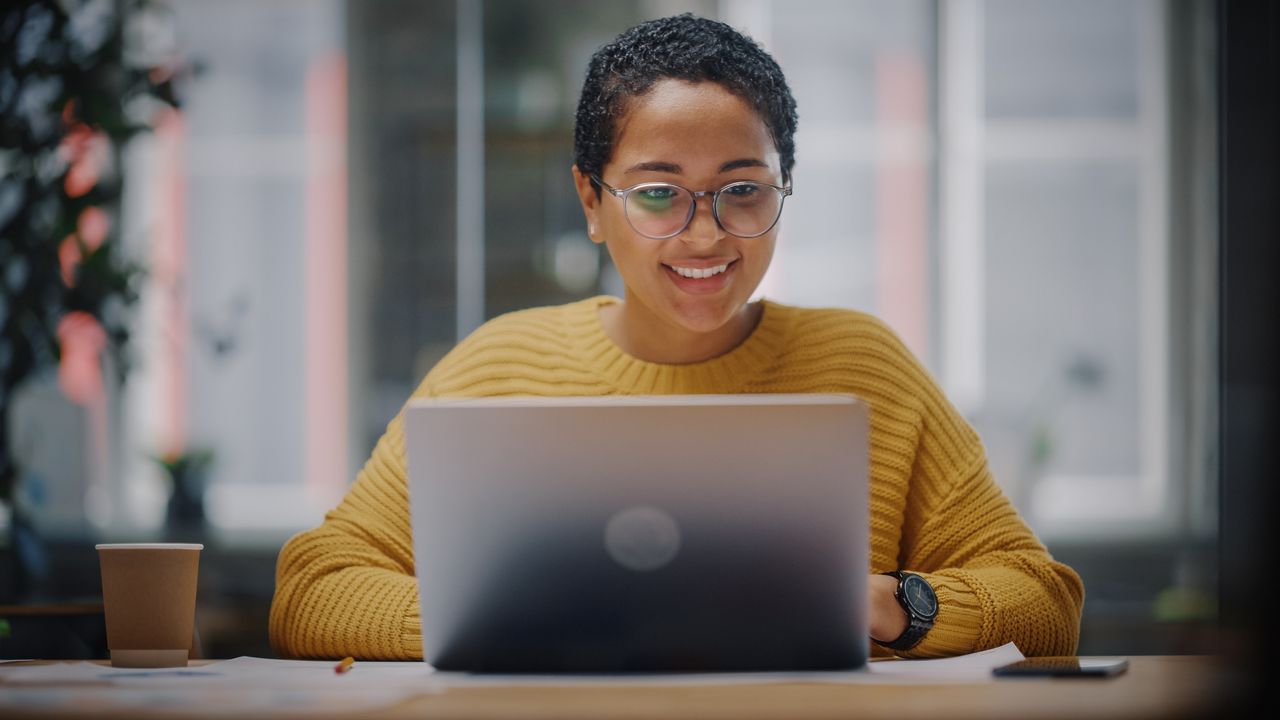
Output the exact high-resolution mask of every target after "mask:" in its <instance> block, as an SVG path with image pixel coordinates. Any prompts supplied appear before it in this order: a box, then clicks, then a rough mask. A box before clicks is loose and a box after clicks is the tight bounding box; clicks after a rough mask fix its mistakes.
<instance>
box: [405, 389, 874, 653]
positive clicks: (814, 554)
mask: <svg viewBox="0 0 1280 720" xmlns="http://www.w3.org/2000/svg"><path fill="white" fill-rule="evenodd" d="M405 431H406V447H407V453H408V463H409V494H410V508H411V517H412V524H413V550H414V557H415V560H416V566H417V578H418V587H419V590H420V591H421V592H420V596H421V606H422V608H421V609H422V651H423V655H424V659H425V660H426V661H427V662H429V663H431V664H432V665H434V666H435V667H437V668H439V669H441V670H464V671H474V672H506V673H515V672H588V673H589V672H605V673H617V672H671V671H704V672H707V671H763V670H819V669H847V668H854V667H859V666H861V665H862V664H863V663H864V662H865V661H866V657H867V649H868V647H867V645H868V640H867V631H866V608H865V604H866V578H867V559H868V550H867V542H868V539H867V538H868V531H867V433H868V422H867V406H866V405H865V404H864V403H863V402H862V401H860V400H858V399H857V398H854V397H852V396H849V395H692V396H670V395H669V396H646V397H610V398H516V399H511V398H503V399H499V398H487V399H470V400H420V401H414V402H412V403H410V405H409V407H408V409H407V412H406V417H405Z"/></svg>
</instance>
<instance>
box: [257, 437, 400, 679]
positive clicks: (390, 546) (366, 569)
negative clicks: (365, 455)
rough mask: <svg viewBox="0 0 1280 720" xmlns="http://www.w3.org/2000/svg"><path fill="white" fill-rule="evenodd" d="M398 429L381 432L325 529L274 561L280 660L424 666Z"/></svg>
mask: <svg viewBox="0 0 1280 720" xmlns="http://www.w3.org/2000/svg"><path fill="white" fill-rule="evenodd" d="M405 477H406V473H405V464H404V426H403V419H402V417H400V416H397V417H396V419H394V420H392V421H391V423H390V424H389V425H388V426H387V431H386V433H385V434H384V435H383V436H382V439H380V440H379V441H378V445H377V447H375V448H374V451H373V455H372V456H371V457H370V458H369V461H368V462H367V463H365V466H364V469H362V470H361V471H360V474H359V475H358V476H357V478H356V482H355V484H354V485H352V487H351V490H350V491H349V492H348V493H347V496H346V497H345V498H344V499H343V501H342V503H341V504H340V505H338V507H337V508H335V509H334V510H332V511H330V512H329V513H328V514H327V515H326V516H325V520H324V523H323V524H321V525H320V526H319V527H317V528H314V529H312V530H307V531H305V532H302V533H299V534H298V535H295V536H294V537H293V538H292V539H290V540H289V542H288V543H286V544H285V546H284V548H283V549H282V550H281V551H280V557H279V560H278V561H277V564H276V592H275V597H274V598H273V600H272V603H271V620H270V636H271V646H272V648H274V650H275V652H276V653H277V654H278V655H280V656H281V657H319V658H340V657H345V656H347V655H351V656H353V657H358V658H368V659H378V660H408V659H419V658H421V657H422V633H421V622H420V620H419V614H418V585H417V580H416V579H415V577H414V571H413V544H412V535H411V531H410V525H409V497H408V485H407V484H406V482H405Z"/></svg>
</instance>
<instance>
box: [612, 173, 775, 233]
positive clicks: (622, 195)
mask: <svg viewBox="0 0 1280 720" xmlns="http://www.w3.org/2000/svg"><path fill="white" fill-rule="evenodd" d="M590 178H591V180H592V182H594V183H595V184H596V185H599V186H600V187H601V188H604V189H605V190H607V191H608V192H609V194H610V195H612V196H614V197H616V198H618V199H619V200H621V201H622V212H623V215H625V216H626V218H627V224H628V225H630V226H631V229H632V230H634V231H635V232H636V233H637V234H639V235H642V236H644V237H647V238H649V239H650V240H666V239H668V238H673V237H675V236H677V235H679V234H680V233H682V232H684V231H685V230H688V229H689V225H690V224H691V223H692V222H693V216H694V215H696V214H697V213H698V198H702V197H706V196H708V195H710V196H711V217H713V218H715V220H716V226H717V227H719V228H720V229H721V230H723V231H725V232H726V233H729V234H730V235H732V236H734V237H737V238H743V239H744V240H749V239H751V238H758V237H760V236H761V235H764V234H766V233H768V232H769V231H770V230H772V229H773V228H774V227H776V226H777V224H778V220H780V219H782V206H783V205H785V204H786V202H787V198H788V197H790V196H791V192H792V189H791V186H790V185H784V186H778V185H774V184H773V183H767V182H760V181H758V180H735V181H733V182H731V183H728V184H727V185H725V186H724V187H722V188H720V189H719V190H698V191H694V190H690V189H689V188H687V187H684V186H683V185H677V184H675V183H669V182H643V183H639V184H636V185H632V186H631V187H629V188H625V189H621V190H620V189H618V188H616V187H614V186H612V185H610V184H609V183H607V182H605V181H604V180H603V179H601V178H600V176H599V175H591V176H590ZM738 185H756V186H759V187H767V188H772V189H773V190H774V191H776V192H777V193H778V214H777V215H775V216H774V218H773V222H771V223H769V227H767V228H765V229H764V230H761V231H760V232H758V233H756V234H755V235H739V234H738V233H736V232H733V231H732V230H730V229H729V228H727V227H725V226H724V223H722V222H720V211H719V210H717V209H716V206H717V204H719V202H720V194H721V193H723V192H724V191H725V190H728V189H730V188H732V187H736V186H738ZM651 187H673V188H679V189H680V190H683V191H685V192H687V193H689V194H690V195H691V196H693V202H692V203H690V204H689V214H688V216H687V217H686V218H685V219H684V224H682V225H681V226H680V229H679V230H676V231H675V232H673V233H671V234H669V235H650V234H648V233H646V232H641V231H640V229H639V228H637V227H636V226H635V223H633V222H631V213H630V211H629V210H628V209H627V208H628V206H627V196H629V195H630V194H631V193H633V192H635V191H637V190H643V189H645V188H651Z"/></svg>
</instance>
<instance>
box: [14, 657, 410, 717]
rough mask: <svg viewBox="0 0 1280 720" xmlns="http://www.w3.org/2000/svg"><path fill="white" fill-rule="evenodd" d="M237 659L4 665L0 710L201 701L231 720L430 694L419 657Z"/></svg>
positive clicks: (339, 710)
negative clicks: (349, 661)
mask: <svg viewBox="0 0 1280 720" xmlns="http://www.w3.org/2000/svg"><path fill="white" fill-rule="evenodd" d="M333 666H334V663H333V662H331V661H299V660H269V659H264V658H252V657H239V658H236V659H234V660H226V661H223V662H217V663H209V664H206V665H198V666H197V665H193V666H190V667H186V668H166V669H130V668H113V667H110V666H106V665H99V664H96V663H88V662H78V663H57V664H53V665H38V666H26V667H12V666H9V667H0V681H2V682H3V685H0V687H3V689H4V691H3V692H0V709H12V708H25V709H37V708H38V709H42V710H63V711H65V710H78V709H85V710H89V709H98V708H109V709H115V710H122V709H124V710H163V709H172V708H180V707H189V706H192V705H199V706H200V707H201V708H203V709H202V712H204V713H210V714H216V715H225V716H228V717H242V716H246V715H248V716H264V715H270V714H273V713H289V714H303V713H305V714H312V713H316V714H344V713H354V712H361V711H366V710H373V709H377V708H381V707H387V706H389V705H394V704H396V703H398V702H400V701H402V700H405V699H407V698H409V697H412V696H414V695H421V694H424V693H430V692H433V687H432V686H431V685H430V683H429V679H430V677H431V668H430V667H429V666H428V665H426V664H424V663H420V662H410V663H359V662H358V663H356V665H355V667H354V668H353V669H352V670H351V671H350V672H347V673H343V674H342V675H338V674H336V673H334V671H333Z"/></svg>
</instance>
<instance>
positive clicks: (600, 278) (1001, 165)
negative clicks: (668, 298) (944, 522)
mask: <svg viewBox="0 0 1280 720" xmlns="http://www.w3.org/2000/svg"><path fill="white" fill-rule="evenodd" d="M174 7H175V11H176V14H177V17H178V18H179V20H180V22H179V28H180V30H181V38H180V41H181V43H182V45H183V47H184V48H185V50H186V52H188V53H189V54H190V56H191V57H193V58H194V59H197V60H198V61H200V62H201V64H202V65H203V66H204V68H205V71H204V73H203V74H202V75H200V76H199V77H198V79H197V80H196V81H195V83H194V84H193V85H192V87H191V89H190V96H191V97H190V102H189V104H188V106H187V107H186V108H185V109H184V111H183V114H182V116H181V118H180V120H175V121H174V123H172V124H171V125H170V126H169V127H168V128H166V129H165V130H162V132H161V133H159V134H158V135H157V136H156V137H155V138H153V139H152V141H151V142H150V143H148V144H147V145H146V146H145V147H143V148H142V150H140V151H139V152H138V153H137V154H136V157H134V158H133V160H132V162H135V163H136V164H137V165H138V166H139V167H142V168H145V169H146V172H147V173H149V174H150V177H151V181H149V182H148V183H146V184H145V185H144V187H143V188H142V189H139V190H137V191H136V192H137V193H141V194H142V195H139V196H138V197H134V198H133V200H131V202H130V205H129V207H130V208H132V209H133V212H132V215H131V216H130V217H131V218H132V220H131V222H132V223H133V226H134V227H135V228H137V229H139V231H140V233H136V234H137V235H138V237H139V238H141V239H140V240H138V241H137V247H138V248H139V250H140V252H143V253H145V254H146V255H147V256H149V257H150V258H151V259H152V260H153V261H154V273H153V278H152V282H151V284H150V286H149V288H148V290H147V298H146V300H145V302H144V306H143V310H142V312H141V313H140V323H141V326H142V332H141V333H140V335H139V338H140V345H139V349H140V353H141V354H142V355H143V356H144V358H145V362H143V363H141V364H140V369H139V371H138V373H137V374H136V375H135V377H134V379H133V380H132V381H131V382H130V385H129V386H128V389H127V391H126V396H125V398H124V414H125V417H126V420H127V422H126V425H125V427H126V430H125V432H124V437H123V438H122V439H121V440H120V441H119V445H120V447H121V448H122V449H121V457H122V458H124V459H123V460H122V461H121V462H120V463H119V466H120V472H119V477H118V478H117V480H116V481H115V482H117V483H118V484H119V485H120V487H122V488H124V489H126V490H127V491H128V494H127V496H126V497H127V498H128V500H127V502H126V506H127V507H126V508H124V509H121V511H120V512H119V513H117V516H118V517H121V518H123V517H127V518H129V519H128V522H129V523H130V524H132V525H133V526H137V525H138V524H139V523H140V522H146V521H147V519H148V518H150V521H151V522H154V523H158V522H159V512H160V503H161V502H162V498H163V494H162V493H163V488H162V487H161V486H160V484H159V480H158V476H156V475H155V471H154V468H150V467H148V464H147V461H146V459H145V455H144V453H143V452H142V450H143V449H151V448H158V447H161V446H164V445H165V444H166V443H173V442H185V443H187V444H188V445H206V446H209V447H211V448H212V449H213V450H214V451H215V453H216V460H215V465H214V469H213V476H212V486H211V488H210V493H209V505H210V509H211V513H212V519H213V521H214V523H215V524H216V525H217V526H218V527H219V528H221V529H222V530H224V531H226V532H227V533H228V535H229V536H230V537H234V538H243V537H245V535H244V533H245V532H246V531H252V530H255V529H257V530H262V531H264V532H268V533H273V534H275V535H277V536H278V535H280V534H282V533H287V532H291V531H293V530H296V529H299V528H302V527H306V526H310V525H313V524H315V523H316V522H318V521H319V519H320V516H321V514H322V513H323V512H324V510H325V509H327V508H328V507H329V506H331V505H332V504H333V503H334V502H336V500H337V498H338V497H340V495H341V493H342V492H343V491H344V489H345V487H346V485H347V484H348V483H349V482H350V481H351V479H352V478H353V477H354V474H355V472H356V470H357V469H358V468H359V466H360V465H361V464H362V463H363V461H364V459H365V458H366V457H367V455H368V452H369V450H370V449H371V448H372V446H373V443H374V442H375V441H376V439H377V437H378V436H379V435H380V434H381V432H382V431H383V429H384V427H385V424H386V422H387V421H388V420H389V419H390V418H391V417H392V415H394V413H395V412H396V411H397V410H398V409H399V407H400V405H401V404H402V403H403V402H404V400H405V398H406V397H407V396H408V394H409V392H410V391H411V390H412V389H413V387H414V386H415V385H416V384H417V383H418V381H419V380H420V379H421V377H422V375H423V374H424V373H425V372H426V371H427V369H429V368H430V367H431V365H432V364H433V363H434V362H435V361H436V360H438V359H439V358H440V357H441V356H442V355H443V354H444V353H445V352H447V350H448V349H449V348H450V347H451V346H452V345H453V344H454V342H456V340H457V339H458V336H459V335H462V334H465V333H466V332H467V331H469V330H470V329H471V328H472V327H473V326H474V325H475V324H477V323H478V322H480V321H482V320H483V319H484V318H488V317H493V316H494V315H497V314H500V313H502V312H506V311H508V310H513V309H517V308H522V307H528V306H532V305H542V304H551V303H561V302H567V301H571V300H574V299H577V298H581V297H584V296H587V295H591V294H595V293H600V292H609V293H615V294H616V293H620V292H621V287H620V281H619V280H618V278H617V274H616V272H614V271H613V269H612V267H611V265H610V263H609V260H608V257H607V254H605V253H603V252H602V251H601V250H600V249H599V248H597V247H596V246H594V245H593V244H591V243H590V242H589V241H588V239H587V238H586V235H585V232H584V227H583V222H582V216H581V211H580V209H579V208H578V204H577V198H576V196H575V194H574V192H573V188H572V186H571V182H570V175H569V167H570V164H571V162H572V127H573V113H574V109H575V107H576V102H577V93H578V90H579V87H580V83H581V80H582V76H583V72H584V69H585V66H586V62H587V59H588V57H589V56H590V54H591V52H593V51H594V50H595V48H597V47H598V46H600V45H601V44H603V43H605V42H607V41H608V40H610V39H611V38H612V37H613V36H615V35H616V34H617V33H618V32H619V31H620V30H622V29H624V28H625V27H628V26H630V25H632V24H634V23H636V22H638V21H640V20H643V19H646V18H650V17H657V16H661V15H667V14H671V13H675V12H681V11H684V10H693V11H694V12H698V13H700V14H703V15H709V16H717V17H720V18H722V19H724V20H725V21H727V22H729V23H730V24H732V25H734V26H736V27H739V28H741V29H744V30H746V31H747V32H748V33H750V34H751V35H753V36H754V37H756V38H757V39H759V40H760V41H761V42H762V43H763V44H764V45H765V46H766V47H767V48H768V49H769V50H770V51H771V52H772V53H773V54H774V55H775V57H776V58H777V59H778V60H779V62H780V63H781V64H782V66H783V69H784V71H785V72H786V74H787V77H788V79H789V81H790V82H791V85H792V89H793V91H794V93H795V95H796V98H797V102H798V104H799V109H800V115H801V122H800V131H799V135H798V137H797V148H798V154H797V166H796V170H795V188H796V193H795V195H794V196H793V197H792V198H791V199H790V200H789V201H788V206H787V208H788V209H787V212H786V214H785V217H784V218H783V226H782V228H783V229H782V234H781V237H780V240H779V245H778V252H777V256H776V260H775V264H774V266H773V267H772V268H771V270H770V272H769V274H768V275H767V276H766V278H765V281H764V283H763V285H762V288H761V293H762V294H764V295H766V296H769V297H772V298H774V299H777V300H780V301H783V302H790V303H795V304H802V305H834V306H843V307H851V308H856V309H860V310H865V311H869V312H872V313H874V314H876V315H878V316H880V317H882V318H884V319H885V320H886V321H887V322H889V324H890V325H892V326H893V327H894V328H895V329H896V330H897V332H898V333H899V334H900V335H901V336H902V337H903V338H904V340H905V341H906V342H907V344H908V345H909V346H910V347H911V348H912V349H913V350H914V351H915V352H916V353H917V354H918V355H919V356H920V357H921V358H922V359H923V360H924V361H925V363H926V365H927V366H928V367H929V368H930V369H931V370H932V371H933V372H934V373H935V375H936V376H937V377H938V378H939V379H940V381H941V382H942V384H943V386H944V388H945V389H946V391H947V392H948V394H949V395H950V396H951V397H952V398H953V399H954V400H955V401H956V402H957V404H958V405H959V407H960V408H961V410H962V411H963V412H964V413H965V414H966V415H967V416H968V417H969V418H970V419H971V420H972V421H973V422H974V424H975V426H976V427H977V428H978V430H979V432H980V433H981V434H982V436H983V439H984V441H985V443H986V445H987V449H988V454H989V456H990V459H991V463H992V466H993V469H994V471H995V474H996V477H997V479H998V481H999V482H1000V483H1001V484H1002V486H1003V487H1004V488H1005V490H1006V492H1007V493H1008V494H1009V496H1010V497H1011V498H1012V499H1013V500H1014V502H1015V503H1016V504H1017V505H1018V506H1019V508H1020V510H1021V511H1022V512H1023V513H1024V514H1025V516H1026V517H1027V519H1028V520H1029V522H1030V523H1031V524H1032V525H1033V527H1034V528H1035V529H1036V530H1037V531H1038V532H1040V533H1041V534H1042V535H1047V536H1050V537H1076V536H1085V535H1096V534H1098V533H1099V532H1106V531H1115V532H1118V531H1120V529H1122V528H1127V529H1128V530H1127V531H1129V532H1144V533H1153V532H1174V531H1183V530H1186V529H1188V528H1189V527H1195V528H1200V529H1205V528H1206V527H1209V524H1211V518H1212V508H1208V507H1200V506H1199V505H1198V504H1197V503H1196V502H1192V501H1189V500H1188V498H1189V497H1190V496H1191V493H1192V492H1193V491H1194V488H1193V487H1192V486H1191V480H1189V479H1188V478H1191V477H1193V476H1199V475H1203V474H1204V473H1201V472H1200V471H1199V470H1198V469H1197V467H1196V465H1195V461H1196V460H1197V459H1198V460H1199V461H1203V460H1204V458H1205V457H1207V454H1208V453H1211V452H1212V448H1211V447H1209V446H1208V445H1207V443H1208V438H1209V437H1210V436H1211V435H1212V432H1211V431H1209V430H1208V429H1207V428H1208V427H1209V426H1208V425H1205V424H1203V423H1201V424H1198V425H1197V424H1194V423H1192V424H1190V425H1188V424H1187V423H1182V422H1177V421H1175V420H1171V418H1175V419H1176V418H1179V417H1186V416H1194V415H1195V414H1196V413H1197V412H1198V409H1203V408H1206V407H1210V406H1211V403H1209V402H1207V401H1206V400H1205V395H1204V394H1205V393H1206V392H1209V391H1208V390H1207V389H1206V388H1209V387H1210V386H1211V378H1212V376H1211V374H1210V372H1209V370H1207V369H1206V364H1205V363H1206V362H1208V360H1206V359H1207V358H1212V351H1211V349H1209V348H1208V346H1206V345H1203V344H1202V343H1201V342H1200V340H1201V339H1202V338H1206V337H1212V333H1211V332H1207V331H1205V329H1204V328H1205V325H1204V323H1206V322H1209V320H1207V319H1206V318H1208V317H1209V316H1211V315H1212V313H1207V312H1205V311H1204V310H1203V309H1199V310H1197V309H1196V308H1198V307H1201V305H1200V304H1199V303H1200V299H1203V298H1212V297H1213V294H1212V289H1211V278H1212V277H1213V273H1212V271H1211V268H1210V267H1209V265H1211V258H1206V257H1204V251H1203V248H1204V247H1206V243H1207V244H1208V245H1211V244H1212V238H1211V237H1209V233H1210V232H1211V227H1210V228H1209V229H1208V230H1206V229H1205V226H1204V223H1203V217H1205V214H1204V213H1203V212H1201V213H1200V214H1198V215H1197V216H1196V217H1198V218H1201V222H1200V224H1199V225H1196V224H1195V223H1194V222H1193V223H1189V224H1188V223H1175V222H1173V221H1172V220H1171V218H1173V217H1175V216H1178V215H1177V214H1178V213H1179V212H1182V210H1183V207H1184V206H1185V205H1186V202H1184V201H1187V202H1192V203H1203V202H1204V198H1205V197H1206V191H1205V190H1204V188H1205V187H1208V186H1207V185H1206V184H1205V183H1207V181H1204V182H1195V183H1191V182H1188V183H1182V184H1180V183H1181V181H1180V180H1178V178H1184V179H1185V178H1187V177H1198V176H1199V175H1198V174H1203V169H1204V168H1205V167H1211V166H1212V165H1211V163H1212V157H1211V156H1205V155H1202V156H1200V157H1199V160H1196V159H1194V158H1193V159H1192V160H1183V159H1181V158H1174V157H1172V156H1171V151H1170V148H1171V146H1172V144H1173V143H1175V142H1180V138H1182V137H1183V136H1184V135H1187V134H1190V135H1195V134H1196V132H1200V133H1201V135H1203V132H1202V129H1203V126H1204V122H1202V121H1201V120H1203V118H1202V119H1201V120H1194V118H1195V117H1200V116H1202V115H1204V114H1206V113H1207V112H1208V113H1209V114H1211V112H1209V111H1206V109H1205V108H1211V107H1212V94H1211V92H1210V91H1208V90H1206V89H1205V87H1204V86H1203V85H1204V82H1202V81H1203V77H1200V79H1198V80H1197V79H1195V78H1190V77H1189V76H1188V74H1187V71H1188V68H1190V69H1191V70H1193V71H1194V72H1195V73H1201V74H1203V73H1205V72H1207V71H1206V70H1205V68H1208V67H1211V65H1210V64H1209V63H1208V62H1207V61H1205V60H1204V58H1203V57H1198V59H1197V56H1194V55H1193V56H1191V59H1190V60H1186V61H1182V60H1176V61H1175V59H1174V58H1175V57H1176V56H1175V54H1174V53H1173V52H1172V51H1171V42H1173V40H1175V39H1177V38H1174V37H1173V36H1171V34H1170V32H1171V31H1170V28H1178V27H1181V26H1180V25H1178V22H1175V21H1177V20H1178V18H1177V17H1171V16H1170V13H1171V12H1172V11H1171V10H1170V9H1169V6H1167V5H1166V4H1165V3H1163V2H1159V1H1158V0H1130V1H1125V2H1106V1H1099V0H1089V1H1087V2H1073V3H1060V2H1051V1H1048V0H1018V1H1016V2H1015V1H1013V0H985V1H983V0H954V1H952V2H933V1H931V0H906V1H899V0H868V1H866V2H859V3H849V2H842V1H837V0H826V1H815V2H806V3H785V4H784V3H776V2H772V1H770V0H722V1H721V2H709V1H708V2H689V3H682V2H638V1H637V2H616V3H597V2H587V1H585V0H583V1H581V2H574V1H568V0H566V1H563V2H553V1H552V0H536V1H531V2H517V1H516V0H488V1H487V2H484V3H472V2H461V1H458V2H455V1H453V0H435V1H423V2H414V1H410V0H390V1H388V2H379V3H342V2H339V1H338V0H327V1H325V2H318V3H317V2H303V1H301V0H296V1H294V0H271V1H270V2H249V1H247V0H244V1H236V2H228V3H219V4H218V6H217V8H216V9H215V8H212V7H208V6H207V5H206V4H204V3H200V2H194V1H192V0H186V1H183V2H177V3H175V5H174ZM1179 17H1180V16H1179ZM1179 22H1180V21H1179ZM1179 32H1181V31H1179ZM1177 37H1179V38H1180V37H1181V35H1178V36H1177ZM1193 66H1194V67H1193ZM1179 73H1180V74H1179ZM1197 77H1199V76H1197ZM1193 80H1194V82H1196V83H1201V85H1200V86H1198V87H1199V88H1200V89H1199V90H1198V91H1196V92H1183V91H1182V90H1179V91H1178V92H1177V93H1172V94H1171V90H1170V89H1171V88H1175V89H1177V88H1183V89H1185V86H1187V85H1190V84H1193ZM1210 82H1211V78H1210ZM1188 118H1191V120H1189V119H1188ZM1197 122H1198V123H1200V124H1199V125H1196V127H1200V128H1201V131H1196V130H1195V129H1194V128H1193V129H1192V130H1187V131H1186V132H1183V130H1180V129H1179V128H1183V126H1185V125H1187V124H1188V123H1191V124H1193V125H1194V124H1195V123H1197ZM1184 129H1185V128H1184ZM1210 136H1211V133H1210ZM344 148H345V153H344ZM1175 160H1177V162H1175ZM1197 163H1198V164H1197ZM135 177H136V174H135ZM1170 178H1173V180H1170ZM1184 185H1185V186H1186V187H1191V188H1192V190H1191V191H1190V192H1189V194H1188V193H1187V192H1183V189H1184ZM1175 190H1176V191H1177V192H1178V195H1177V196H1176V197H1177V201H1175V200H1174V195H1173V193H1174V192H1175ZM1207 196H1208V197H1210V198H1211V197H1212V189H1211V188H1210V189H1209V190H1208V191H1207ZM1188 198H1190V200H1188ZM147 208H155V209H154V210H148V209H147ZM1193 219H1194V218H1193ZM1189 278H1190V279H1191V280H1189ZM1197 278H1198V279H1197ZM1205 278H1209V279H1210V280H1208V281H1206V280H1205ZM1192 280H1194V281H1192ZM1184 317H1185V318H1190V320H1188V323H1191V324H1190V325H1187V324H1186V323H1183V318H1184ZM1184 357H1190V358H1192V359H1191V360H1189V361H1184V359H1183V358H1184ZM1185 388H1190V389H1185ZM1209 422H1211V420H1205V421H1204V423H1209ZM1188 446H1195V447H1197V448H1200V449H1199V450H1197V451H1196V452H1197V453H1199V454H1198V455H1196V456H1195V457H1190V456H1189V455H1188V454H1187V451H1186V447H1188ZM1189 457H1190V459H1191V461H1192V462H1191V463H1190V464H1189V463H1188V462H1186V461H1187V460H1188V458H1189ZM1204 465H1206V466H1207V463H1204ZM1200 482H1202V483H1203V481H1200ZM1189 488H1190V489H1189ZM1205 494H1206V493H1203V492H1201V494H1200V496H1203V495H1205ZM1197 513H1198V514H1197ZM121 522H124V520H121ZM1209 529H1211V528H1209Z"/></svg>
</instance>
